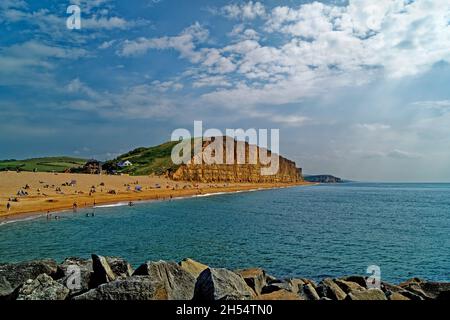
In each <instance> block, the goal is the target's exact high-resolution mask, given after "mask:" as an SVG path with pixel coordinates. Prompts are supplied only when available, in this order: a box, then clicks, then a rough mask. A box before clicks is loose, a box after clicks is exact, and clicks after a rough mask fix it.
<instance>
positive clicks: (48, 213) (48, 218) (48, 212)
mask: <svg viewBox="0 0 450 320" xmlns="http://www.w3.org/2000/svg"><path fill="white" fill-rule="evenodd" d="M47 220H50V211H47Z"/></svg>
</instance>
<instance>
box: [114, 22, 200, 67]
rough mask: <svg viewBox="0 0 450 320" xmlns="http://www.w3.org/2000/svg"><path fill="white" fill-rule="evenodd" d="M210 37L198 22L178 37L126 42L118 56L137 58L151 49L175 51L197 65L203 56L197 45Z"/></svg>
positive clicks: (140, 39) (143, 38) (142, 38)
mask: <svg viewBox="0 0 450 320" xmlns="http://www.w3.org/2000/svg"><path fill="white" fill-rule="evenodd" d="M208 35H209V32H208V30H206V29H205V28H203V27H202V26H201V25H200V24H199V23H198V22H196V23H195V24H193V25H192V26H190V27H188V28H186V29H184V30H183V31H182V32H181V33H180V34H179V35H177V36H172V37H170V36H165V37H161V38H145V37H141V38H139V39H137V40H131V41H130V40H126V41H125V42H124V43H123V45H122V48H121V49H120V50H119V51H118V54H119V55H121V56H136V55H142V54H145V53H146V52H148V51H149V50H151V49H157V50H163V49H174V50H177V51H178V52H179V53H180V56H181V57H182V58H186V59H188V60H190V61H191V62H193V63H197V62H199V61H200V60H201V57H202V56H203V55H202V53H201V52H198V51H197V50H196V43H198V42H202V41H205V40H206V39H207V38H208Z"/></svg>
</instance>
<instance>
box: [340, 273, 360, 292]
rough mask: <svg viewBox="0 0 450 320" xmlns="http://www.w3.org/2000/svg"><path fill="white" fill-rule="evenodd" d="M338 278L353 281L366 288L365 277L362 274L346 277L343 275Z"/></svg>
mask: <svg viewBox="0 0 450 320" xmlns="http://www.w3.org/2000/svg"><path fill="white" fill-rule="evenodd" d="M339 280H344V281H348V282H355V283H357V284H359V285H360V286H361V287H363V288H365V289H367V283H366V280H367V277H363V276H348V277H343V278H339Z"/></svg>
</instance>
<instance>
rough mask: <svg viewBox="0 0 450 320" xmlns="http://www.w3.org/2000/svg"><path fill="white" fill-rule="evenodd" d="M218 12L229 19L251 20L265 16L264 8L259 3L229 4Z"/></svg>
mask: <svg viewBox="0 0 450 320" xmlns="http://www.w3.org/2000/svg"><path fill="white" fill-rule="evenodd" d="M219 12H220V13H221V14H222V15H224V16H225V17H227V18H230V19H240V20H253V19H256V18H258V17H264V16H265V15H266V8H265V7H264V5H263V4H261V3H260V2H253V1H249V2H247V3H243V4H230V5H227V6H224V7H222V8H221V9H220V10H219Z"/></svg>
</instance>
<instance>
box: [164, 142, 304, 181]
mask: <svg viewBox="0 0 450 320" xmlns="http://www.w3.org/2000/svg"><path fill="white" fill-rule="evenodd" d="M216 139H223V151H222V154H218V150H217V149H215V148H214V146H213V142H214V141H215V140H212V141H206V142H203V145H202V151H201V153H199V154H196V155H194V156H193V157H192V159H191V160H190V161H189V162H188V163H187V164H183V165H181V166H180V167H179V168H178V169H177V171H176V172H175V173H173V175H172V179H174V180H179V181H196V182H235V183H236V182H252V183H295V182H300V181H303V177H302V172H301V169H299V168H297V167H296V164H295V162H293V161H291V160H288V159H286V158H283V157H281V156H279V155H275V154H274V155H273V156H274V157H277V158H278V170H276V171H275V172H273V173H274V174H264V168H265V170H268V169H269V168H270V167H271V165H270V163H269V164H262V163H268V161H261V159H262V158H260V148H259V147H257V146H255V145H249V144H248V143H247V142H245V143H244V142H237V141H235V140H233V141H232V143H231V145H233V146H231V145H230V143H228V148H227V143H226V140H225V139H226V138H225V137H220V138H216ZM244 149H245V160H244V158H243V156H241V158H240V159H241V160H240V161H238V159H239V155H238V150H239V151H241V153H240V154H241V155H242V154H243V152H242V151H243V150H244ZM261 152H262V153H263V154H266V155H267V158H266V159H269V158H270V157H271V156H272V153H271V152H270V151H267V150H265V149H261ZM205 157H207V158H208V157H215V158H216V159H222V161H220V162H221V163H219V164H218V163H212V162H211V161H209V162H208V161H205ZM230 158H231V159H232V161H230ZM227 160H228V161H227ZM273 160H274V159H273V158H272V163H273ZM213 162H214V161H213Z"/></svg>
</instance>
